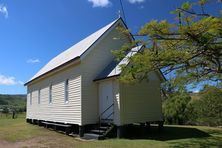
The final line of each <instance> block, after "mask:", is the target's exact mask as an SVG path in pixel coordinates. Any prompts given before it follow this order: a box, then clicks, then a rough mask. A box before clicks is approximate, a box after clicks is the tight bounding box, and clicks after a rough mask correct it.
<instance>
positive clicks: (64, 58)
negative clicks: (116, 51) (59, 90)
mask: <svg viewBox="0 0 222 148" xmlns="http://www.w3.org/2000/svg"><path fill="white" fill-rule="evenodd" d="M118 20H120V19H117V20H115V21H113V22H111V23H110V24H108V25H106V26H105V27H103V28H101V29H100V30H98V31H96V32H95V33H93V34H91V35H90V36H88V37H87V38H85V39H83V40H81V41H80V42H78V43H77V44H75V45H73V46H72V47H71V48H69V49H67V50H65V51H64V52H62V53H61V54H59V55H58V56H56V57H55V58H53V59H52V60H51V61H49V62H48V63H47V64H46V65H45V66H44V67H43V68H42V69H40V70H39V72H37V73H36V74H35V75H34V76H33V77H32V78H31V79H30V80H29V81H28V82H27V83H29V82H30V81H32V80H34V79H36V78H38V77H40V76H42V75H44V74H45V73H47V72H49V71H51V70H53V69H55V68H57V67H59V66H61V65H63V64H65V63H67V62H69V61H71V60H73V59H75V58H77V57H80V56H81V55H82V54H83V53H84V52H85V51H87V50H88V49H89V48H90V46H92V45H93V44H94V43H95V42H96V41H97V40H98V39H99V38H100V37H101V36H102V35H103V34H104V33H105V32H106V31H107V30H108V29H109V28H110V27H111V26H112V25H114V24H115V23H116V22H117V21H118ZM27 83H26V84H27Z"/></svg>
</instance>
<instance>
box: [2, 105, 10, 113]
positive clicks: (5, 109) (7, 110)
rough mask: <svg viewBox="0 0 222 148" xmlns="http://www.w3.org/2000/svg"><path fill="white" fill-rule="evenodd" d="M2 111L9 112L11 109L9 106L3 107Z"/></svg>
mask: <svg viewBox="0 0 222 148" xmlns="http://www.w3.org/2000/svg"><path fill="white" fill-rule="evenodd" d="M2 113H5V114H8V113H9V109H8V107H6V106H5V107H3V110H2Z"/></svg>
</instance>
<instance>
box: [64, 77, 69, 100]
mask: <svg viewBox="0 0 222 148" xmlns="http://www.w3.org/2000/svg"><path fill="white" fill-rule="evenodd" d="M64 87H65V89H64V90H65V92H64V93H65V96H64V97H65V99H64V100H65V103H68V102H69V79H66V80H65V86H64Z"/></svg>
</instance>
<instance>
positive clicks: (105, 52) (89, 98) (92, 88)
mask: <svg viewBox="0 0 222 148" xmlns="http://www.w3.org/2000/svg"><path fill="white" fill-rule="evenodd" d="M114 38H116V39H114ZM128 42H129V41H128V39H126V37H125V36H123V35H122V34H121V33H120V32H118V31H117V30H116V29H115V28H114V29H113V30H112V31H111V32H109V33H108V35H107V36H105V37H104V38H103V39H102V41H101V42H99V43H98V44H96V45H95V46H94V47H92V48H93V50H92V52H89V54H87V55H86V56H85V58H84V59H83V61H82V63H81V66H82V72H83V75H82V117H83V118H82V122H83V124H94V123H97V122H98V119H99V100H98V99H99V97H98V96H99V95H98V85H97V83H95V82H93V80H94V79H95V78H96V77H97V76H98V74H99V73H101V71H102V70H103V69H104V68H105V67H106V66H107V65H108V64H109V63H110V62H111V61H112V60H113V58H114V56H113V54H112V53H111V51H112V50H116V49H120V48H121V47H122V45H123V44H124V43H128Z"/></svg>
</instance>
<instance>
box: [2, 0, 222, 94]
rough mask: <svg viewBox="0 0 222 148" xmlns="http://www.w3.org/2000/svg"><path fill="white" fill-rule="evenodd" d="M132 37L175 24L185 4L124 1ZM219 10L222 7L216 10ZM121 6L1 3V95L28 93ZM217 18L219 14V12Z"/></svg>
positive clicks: (99, 1) (106, 0) (67, 1)
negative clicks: (52, 63)
mask: <svg viewBox="0 0 222 148" xmlns="http://www.w3.org/2000/svg"><path fill="white" fill-rule="evenodd" d="M122 2H123V6H124V8H125V15H126V23H127V25H128V27H129V28H130V29H131V31H132V32H133V33H135V32H137V31H138V30H139V28H140V27H141V26H142V25H143V24H144V23H145V22H148V21H149V20H152V19H157V20H162V19H167V20H169V21H171V22H172V21H175V20H174V17H175V16H174V15H172V14H170V13H169V12H170V11H171V10H174V9H175V8H176V7H177V6H179V5H180V4H181V3H182V2H184V0H122ZM215 8H216V9H217V10H218V9H221V5H214V7H213V8H211V9H209V11H212V12H214V10H215ZM118 10H120V3H119V0H38V1H37V0H19V1H15V0H0V31H1V33H0V94H21V93H26V88H25V87H24V86H23V83H24V82H26V81H27V80H28V79H30V78H31V77H32V76H33V75H34V74H35V73H36V72H37V71H38V70H39V69H40V68H41V67H42V66H44V65H45V64H46V63H47V62H48V61H49V60H50V59H52V58H53V57H55V56H56V55H58V54H59V53H61V52H62V51H64V50H65V49H67V48H69V47H70V46H72V45H73V44H75V43H77V42H78V41H80V40H81V39H83V38H85V37H86V36H88V35H89V34H91V33H93V32H95V31H96V30H98V29H100V28H101V27H103V26H105V25H106V24H108V23H110V22H111V21H113V20H114V19H116V18H118ZM215 12H216V11H215Z"/></svg>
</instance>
